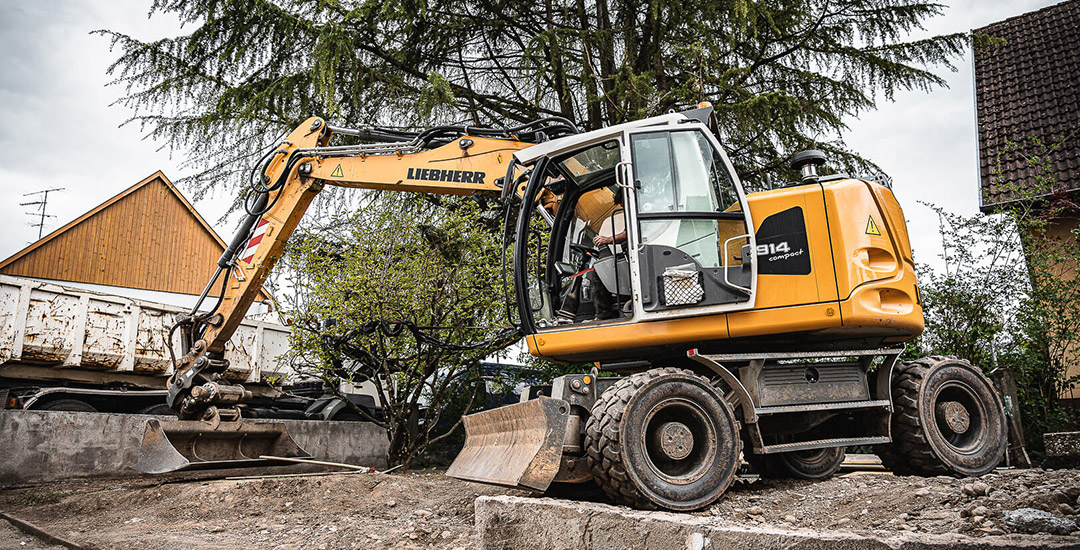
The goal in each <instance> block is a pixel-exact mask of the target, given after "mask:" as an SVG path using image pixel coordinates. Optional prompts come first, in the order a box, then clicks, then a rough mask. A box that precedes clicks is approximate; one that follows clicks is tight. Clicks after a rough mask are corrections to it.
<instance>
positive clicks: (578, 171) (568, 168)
mask: <svg viewBox="0 0 1080 550" xmlns="http://www.w3.org/2000/svg"><path fill="white" fill-rule="evenodd" d="M618 163H619V142H618V141H617V140H614V139H613V140H609V141H605V142H603V143H598V144H596V145H593V146H592V147H589V148H588V149H584V150H582V151H579V152H577V153H575V154H574V155H573V156H571V157H570V158H567V159H566V160H563V161H562V162H560V163H559V164H560V166H562V169H563V171H564V172H565V173H567V174H569V175H570V176H571V177H572V178H573V179H574V183H576V184H578V185H581V183H582V182H584V181H585V180H588V179H590V177H591V176H592V175H593V174H597V173H599V172H603V171H605V170H611V169H612V168H614V167H615V165H616V164H618Z"/></svg>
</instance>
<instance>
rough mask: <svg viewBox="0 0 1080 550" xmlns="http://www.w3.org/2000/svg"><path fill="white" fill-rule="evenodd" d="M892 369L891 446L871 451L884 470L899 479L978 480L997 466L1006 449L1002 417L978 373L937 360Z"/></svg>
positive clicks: (954, 360)
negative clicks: (913, 476)
mask: <svg viewBox="0 0 1080 550" xmlns="http://www.w3.org/2000/svg"><path fill="white" fill-rule="evenodd" d="M896 369H897V371H896V372H895V373H894V375H893V379H892V398H893V408H894V411H893V415H892V439H893V441H892V443H890V444H887V445H878V446H877V447H875V451H876V452H877V454H878V456H879V457H881V462H882V464H884V465H885V467H886V468H889V469H890V470H892V471H893V472H894V473H896V474H898V475H912V474H914V475H956V476H978V475H982V474H985V473H987V472H989V471H991V470H993V469H994V468H995V467H996V466H997V465H998V463H1000V462H1001V460H1002V458H1003V457H1004V456H1005V450H1006V447H1007V446H1008V434H1007V431H1006V429H1007V428H1006V425H1005V413H1004V410H1003V407H1002V404H1001V399H1000V398H999V397H998V395H997V392H995V391H994V386H993V385H992V384H991V383H990V380H989V379H987V378H986V376H985V375H983V373H982V372H980V371H979V370H978V369H976V368H975V367H974V366H973V365H972V364H971V363H969V362H968V361H965V360H962V359H957V358H955V357H938V356H934V357H924V358H922V359H919V360H918V361H912V362H909V363H903V364H900V365H897V367H896ZM957 404H959V405H960V406H959V407H957V406H956V405H957Z"/></svg>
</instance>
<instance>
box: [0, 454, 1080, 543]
mask: <svg viewBox="0 0 1080 550" xmlns="http://www.w3.org/2000/svg"><path fill="white" fill-rule="evenodd" d="M494 494H519V495H523V494H525V493H521V492H517V491H510V490H505V489H500V488H497V487H488V486H484V485H478V484H472V483H466V482H462V481H458V480H454V479H451V478H447V477H446V476H444V475H443V474H442V473H439V472H409V473H405V474H391V475H380V474H339V475H327V476H317V477H285V478H270V479H253V480H239V481H238V480H223V479H218V480H196V481H186V482H172V483H164V484H161V483H159V482H148V480H147V479H128V480H122V481H94V482H83V483H74V482H72V483H62V484H52V485H49V486H44V487H36V488H29V489H27V488H23V489H9V490H6V491H0V510H3V511H5V512H8V513H10V514H13V515H15V516H16V517H19V518H21V519H23V520H26V521H30V522H32V523H35V524H36V525H37V526H38V527H40V528H42V529H44V530H46V531H49V532H51V533H54V534H56V535H59V536H61V537H65V538H67V539H69V540H72V541H74V542H76V543H79V544H83V545H86V546H87V547H88V548H101V549H124V550H127V549H131V550H140V549H147V550H149V549H168V550H175V549H178V548H185V549H188V548H191V549H211V548H213V549H218V548H254V549H268V550H270V549H294V548H295V549H299V548H304V549H337V548H365V549H368V548H370V549H380V548H404V549H455V548H462V549H465V548H471V547H472V546H473V500H474V499H475V498H476V497H477V496H479V495H494ZM1078 497H1080V471H1078V470H999V471H997V472H995V473H992V474H988V475H986V476H983V477H982V478H977V479H964V480H957V479H953V478H948V477H936V478H916V477H896V476H893V475H891V474H877V473H867V472H862V473H856V474H849V475H846V476H844V477H838V478H833V479H831V480H828V481H822V482H808V481H791V480H759V479H746V478H743V479H740V480H739V481H737V482H736V484H735V486H734V487H732V489H731V490H730V492H729V493H728V494H726V495H725V496H724V497H723V498H722V499H721V500H720V502H719V503H717V504H715V505H713V506H712V507H710V508H708V509H706V510H704V511H701V512H696V513H695V515H697V516H704V517H710V516H712V517H716V518H717V521H718V522H731V521H743V522H747V523H750V524H760V523H767V524H772V525H778V526H797V527H813V528H840V529H844V530H847V531H855V532H876V533H881V532H895V531H902V530H909V531H919V532H928V533H963V534H967V535H971V536H985V535H992V534H1001V533H1005V532H1008V528H1007V527H1006V526H1005V525H1004V524H1003V523H1002V520H1001V517H1002V511H1004V510H1012V509H1015V508H1021V507H1032V508H1039V509H1044V510H1048V511H1053V512H1056V513H1061V514H1064V515H1066V516H1068V517H1070V518H1072V519H1074V520H1076V519H1080V518H1078V516H1077V507H1078V506H1077V498H1078ZM4 526H6V525H4ZM4 526H0V527H4ZM1077 538H1080V537H1077ZM30 539H31V538H30V537H28V536H23V535H21V533H17V532H13V533H10V534H9V533H8V532H7V531H3V530H2V529H0V548H7V546H5V545H10V546H11V547H12V548H45V547H46V546H45V545H41V544H38V543H37V542H36V541H30ZM9 541H14V542H9ZM20 541H30V542H28V545H27V546H18V544H19V543H20ZM29 544H38V546H29Z"/></svg>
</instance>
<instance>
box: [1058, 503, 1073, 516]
mask: <svg viewBox="0 0 1080 550" xmlns="http://www.w3.org/2000/svg"><path fill="white" fill-rule="evenodd" d="M1057 510H1058V512H1059V513H1061V514H1062V515H1065V516H1074V515H1076V509H1075V508H1073V507H1072V506H1070V505H1068V504H1065V503H1064V502H1063V503H1061V504H1058V508H1057Z"/></svg>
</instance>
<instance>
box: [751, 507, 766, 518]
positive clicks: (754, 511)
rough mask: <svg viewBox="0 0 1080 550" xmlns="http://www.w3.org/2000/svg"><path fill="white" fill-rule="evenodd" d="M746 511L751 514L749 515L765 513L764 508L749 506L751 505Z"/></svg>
mask: <svg viewBox="0 0 1080 550" xmlns="http://www.w3.org/2000/svg"><path fill="white" fill-rule="evenodd" d="M746 513H747V514H749V515H751V516H764V515H765V509H764V508H762V507H761V506H751V507H749V508H747V509H746Z"/></svg>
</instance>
